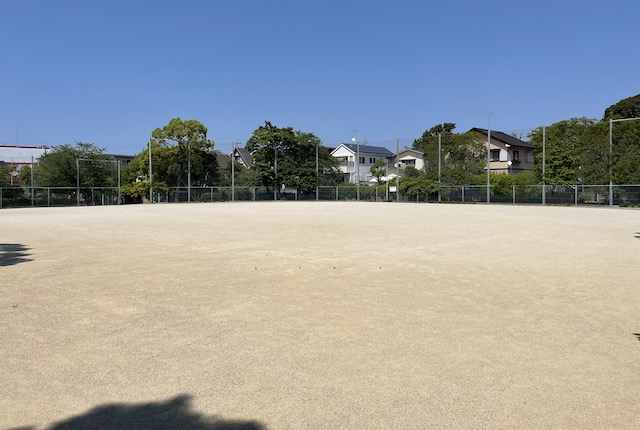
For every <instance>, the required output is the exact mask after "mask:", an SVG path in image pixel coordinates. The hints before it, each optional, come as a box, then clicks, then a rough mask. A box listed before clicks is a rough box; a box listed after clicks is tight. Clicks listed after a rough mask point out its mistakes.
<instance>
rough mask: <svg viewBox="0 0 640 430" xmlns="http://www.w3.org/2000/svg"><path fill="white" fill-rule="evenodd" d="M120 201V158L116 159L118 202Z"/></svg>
mask: <svg viewBox="0 0 640 430" xmlns="http://www.w3.org/2000/svg"><path fill="white" fill-rule="evenodd" d="M121 202H122V193H121V192H120V160H118V204H121Z"/></svg>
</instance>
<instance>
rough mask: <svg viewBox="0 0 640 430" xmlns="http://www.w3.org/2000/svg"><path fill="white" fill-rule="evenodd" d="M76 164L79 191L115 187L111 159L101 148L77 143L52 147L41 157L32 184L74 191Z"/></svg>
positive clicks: (115, 179)
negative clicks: (70, 188)
mask: <svg viewBox="0 0 640 430" xmlns="http://www.w3.org/2000/svg"><path fill="white" fill-rule="evenodd" d="M76 160H80V161H79V163H78V165H79V167H80V186H81V187H114V186H117V180H118V178H117V173H115V165H114V163H112V161H113V158H112V157H110V156H108V155H106V154H105V149H104V148H98V147H97V146H95V145H93V144H92V143H85V142H76V144H75V146H72V145H59V146H54V147H53V149H52V150H51V151H50V152H47V153H46V154H43V155H41V156H40V160H39V164H38V166H37V167H36V168H35V169H34V175H35V184H36V185H37V186H41V187H75V186H76V184H77V180H78V176H77V166H76Z"/></svg>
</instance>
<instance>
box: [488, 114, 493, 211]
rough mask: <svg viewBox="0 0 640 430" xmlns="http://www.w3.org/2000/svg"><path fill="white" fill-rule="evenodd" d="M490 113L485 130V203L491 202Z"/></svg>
mask: <svg viewBox="0 0 640 430" xmlns="http://www.w3.org/2000/svg"><path fill="white" fill-rule="evenodd" d="M491 115H493V112H491V113H490V114H489V129H488V130H487V203H491Z"/></svg>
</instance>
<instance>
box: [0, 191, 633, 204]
mask: <svg viewBox="0 0 640 430" xmlns="http://www.w3.org/2000/svg"><path fill="white" fill-rule="evenodd" d="M359 194H360V199H359V200H360V201H369V202H383V201H400V202H416V203H420V202H443V203H486V202H487V188H486V186H482V185H478V186H475V185H466V186H444V187H442V188H441V189H440V193H439V194H438V193H437V192H436V193H432V194H427V195H424V194H422V195H421V194H416V195H402V194H400V197H399V198H398V196H397V194H396V192H395V187H385V186H361V187H360V190H359ZM274 200H290V201H314V200H318V201H356V200H358V188H357V187H356V186H326V187H317V188H316V189H315V190H311V191H301V190H298V189H296V188H282V189H273V188H266V187H191V189H189V188H170V189H169V190H168V191H166V192H162V193H154V195H153V202H154V203H178V202H189V201H191V202H230V201H274ZM122 203H125V202H124V201H123V199H122V197H121V195H120V193H119V190H118V188H117V187H92V188H80V189H78V188H74V187H58V188H54V187H34V188H30V187H4V188H0V208H10V207H29V206H34V207H36V206H37V207H46V206H102V205H117V204H122ZM490 203H496V204H499V203H502V204H548V205H607V204H609V187H608V185H547V186H542V185H522V186H518V185H516V186H513V187H512V188H511V189H509V190H504V189H503V188H501V189H500V192H497V191H496V190H495V189H493V188H492V189H491V195H490ZM613 204H614V205H620V206H637V205H640V185H614V186H613Z"/></svg>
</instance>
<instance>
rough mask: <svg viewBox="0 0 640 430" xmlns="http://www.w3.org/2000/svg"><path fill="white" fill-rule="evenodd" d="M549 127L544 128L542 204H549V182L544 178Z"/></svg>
mask: <svg viewBox="0 0 640 430" xmlns="http://www.w3.org/2000/svg"><path fill="white" fill-rule="evenodd" d="M546 146H547V127H546V126H542V204H543V205H544V204H547V180H546V178H545V176H544V173H545V172H544V169H545V164H546V162H547V153H546Z"/></svg>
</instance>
